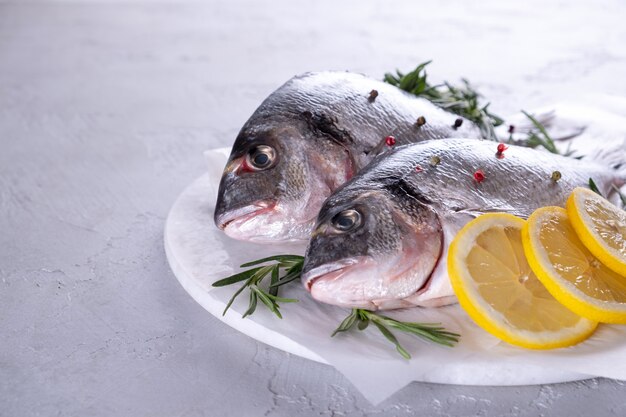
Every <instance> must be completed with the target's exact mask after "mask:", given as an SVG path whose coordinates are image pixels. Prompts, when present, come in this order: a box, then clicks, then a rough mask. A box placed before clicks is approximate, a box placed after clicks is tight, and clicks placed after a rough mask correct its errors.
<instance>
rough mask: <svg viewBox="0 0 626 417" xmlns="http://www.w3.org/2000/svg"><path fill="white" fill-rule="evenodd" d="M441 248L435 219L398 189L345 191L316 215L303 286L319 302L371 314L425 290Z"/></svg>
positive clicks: (430, 211)
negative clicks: (369, 311) (379, 308)
mask: <svg viewBox="0 0 626 417" xmlns="http://www.w3.org/2000/svg"><path fill="white" fill-rule="evenodd" d="M442 244H443V231H442V227H441V224H440V221H439V218H438V216H437V214H436V212H435V211H434V210H433V209H432V208H431V207H430V206H429V204H428V203H427V202H425V201H420V199H419V198H417V197H415V196H412V195H410V194H409V193H407V192H405V191H404V190H402V189H401V188H398V187H395V188H394V187H383V188H378V189H367V190H359V189H354V190H350V189H348V188H346V187H344V188H343V189H341V190H339V191H338V192H337V193H335V194H334V195H333V196H331V197H330V198H329V199H328V200H327V201H326V202H325V203H324V206H323V207H322V210H321V212H320V214H319V217H318V220H317V223H316V226H315V229H314V230H313V233H312V237H311V241H310V243H309V246H308V248H307V252H306V257H305V262H304V266H303V271H302V272H303V274H302V280H303V284H304V286H305V288H306V289H308V290H309V291H310V292H311V295H312V296H313V298H315V299H316V300H318V301H321V302H325V303H329V304H335V305H340V306H344V307H350V308H366V309H374V310H375V309H377V308H378V306H380V305H383V304H387V305H389V301H390V300H391V301H394V300H402V299H403V298H406V297H408V296H410V295H412V294H414V293H416V292H417V291H419V290H420V289H422V288H424V287H425V286H426V284H427V282H428V280H429V278H430V276H431V274H432V272H433V270H434V269H435V266H436V264H437V262H438V261H439V258H440V257H441V255H442Z"/></svg>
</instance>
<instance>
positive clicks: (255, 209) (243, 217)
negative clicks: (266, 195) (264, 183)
mask: <svg viewBox="0 0 626 417" xmlns="http://www.w3.org/2000/svg"><path fill="white" fill-rule="evenodd" d="M275 206H276V203H274V202H270V201H259V202H256V203H254V204H249V205H247V206H243V207H240V208H238V209H235V210H232V211H229V212H227V213H224V214H220V215H218V216H217V221H216V222H215V223H216V224H217V227H218V229H220V230H224V229H226V227H228V225H230V224H231V223H233V222H234V221H241V222H242V223H244V222H246V221H248V220H250V219H251V218H252V217H254V216H256V215H258V214H261V213H264V212H268V211H271V210H273V209H274V207H275Z"/></svg>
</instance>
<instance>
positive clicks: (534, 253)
mask: <svg viewBox="0 0 626 417" xmlns="http://www.w3.org/2000/svg"><path fill="white" fill-rule="evenodd" d="M522 239H523V242H524V250H525V252H526V257H527V258H528V262H529V264H530V266H531V268H532V270H533V272H534V273H535V274H536V275H537V277H538V278H539V280H541V282H542V283H543V284H544V285H545V286H546V288H547V289H548V291H550V293H551V294H552V295H553V296H554V297H555V298H556V299H557V300H559V301H560V302H561V303H562V304H563V305H565V306H566V307H567V308H569V309H570V310H572V311H574V312H575V313H577V314H579V315H581V316H583V317H586V318H588V319H590V320H595V321H601V322H605V323H626V278H624V277H622V276H620V275H618V274H616V273H615V272H613V271H612V270H611V269H609V268H607V267H606V266H605V265H604V264H603V263H602V262H600V260H598V258H596V257H595V256H594V255H593V254H592V253H591V252H590V251H589V250H588V249H587V248H586V247H585V245H584V244H583V242H582V241H581V240H580V239H579V237H578V235H577V234H576V231H575V230H574V228H573V227H572V223H571V222H570V221H569V219H568V216H567V211H566V210H565V209H563V208H561V207H543V208H540V209H539V210H537V211H535V212H534V213H533V214H532V215H531V216H530V217H529V218H528V221H527V222H526V226H525V227H524V229H523V230H522Z"/></svg>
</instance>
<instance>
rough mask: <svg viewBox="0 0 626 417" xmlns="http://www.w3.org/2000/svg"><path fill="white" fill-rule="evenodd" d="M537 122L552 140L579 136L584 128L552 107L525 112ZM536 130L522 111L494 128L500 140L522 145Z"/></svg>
mask: <svg viewBox="0 0 626 417" xmlns="http://www.w3.org/2000/svg"><path fill="white" fill-rule="evenodd" d="M526 113H528V114H530V115H531V116H532V117H533V118H534V119H535V120H536V121H537V122H539V123H540V124H541V125H542V126H543V128H544V129H545V130H546V132H547V133H548V135H550V138H551V139H552V140H554V141H564V140H569V139H573V138H575V137H577V136H580V135H581V134H582V133H583V132H584V131H585V129H586V126H585V125H581V124H574V123H572V121H571V120H568V119H567V120H566V118H564V117H563V115H561V116H559V112H557V111H556V110H555V109H553V108H544V109H536V110H534V111H529V112H526ZM532 132H537V127H536V126H535V124H534V123H533V121H532V120H530V118H528V116H526V114H524V113H523V112H521V111H520V112H519V113H515V114H513V115H511V116H509V117H507V118H506V119H505V121H504V123H503V124H502V125H501V126H498V127H497V128H496V136H497V138H498V140H500V141H503V142H504V141H507V142H509V143H513V144H516V145H521V146H524V145H525V142H526V141H527V139H528V136H529V135H530V133H532Z"/></svg>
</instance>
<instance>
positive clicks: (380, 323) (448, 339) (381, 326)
mask: <svg viewBox="0 0 626 417" xmlns="http://www.w3.org/2000/svg"><path fill="white" fill-rule="evenodd" d="M370 323H372V324H373V325H374V326H375V327H376V328H377V329H378V330H379V331H380V332H381V333H382V334H383V336H385V338H386V339H387V340H389V341H390V342H391V343H393V344H394V345H395V347H396V350H397V351H398V353H399V354H400V355H402V357H404V358H405V359H411V355H410V354H409V352H407V351H406V349H404V348H403V347H402V345H400V342H399V341H398V339H397V338H396V337H395V336H394V334H393V333H392V332H391V330H389V329H390V328H391V329H396V330H399V331H401V332H405V333H409V334H412V335H415V336H417V337H420V338H422V339H425V340H428V341H430V342H433V343H438V344H440V345H444V346H454V344H455V343H456V342H458V341H459V337H460V335H459V334H457V333H453V332H449V331H447V330H446V329H445V328H443V327H441V324H440V323H414V322H403V321H398V320H395V319H392V318H391V317H387V316H383V315H382V314H376V313H374V312H372V311H369V310H363V309H360V308H353V309H352V311H351V312H350V314H349V315H348V317H346V318H345V319H344V320H343V321H342V322H341V324H340V325H339V327H337V329H335V331H334V332H333V334H332V335H331V337H333V336H335V335H336V334H337V333H340V332H346V331H349V330H351V329H352V328H353V327H354V326H355V325H356V326H357V329H359V330H365V329H366V328H367V327H368V326H369V324H370Z"/></svg>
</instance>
